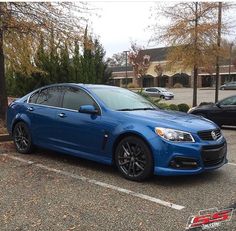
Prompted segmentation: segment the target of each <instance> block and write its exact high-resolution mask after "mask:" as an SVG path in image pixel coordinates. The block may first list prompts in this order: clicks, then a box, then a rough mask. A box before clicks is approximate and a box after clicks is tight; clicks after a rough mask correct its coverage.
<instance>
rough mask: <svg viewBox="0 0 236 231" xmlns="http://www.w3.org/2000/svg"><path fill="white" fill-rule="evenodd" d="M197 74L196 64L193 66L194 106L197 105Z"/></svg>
mask: <svg viewBox="0 0 236 231" xmlns="http://www.w3.org/2000/svg"><path fill="white" fill-rule="evenodd" d="M197 76H198V68H197V66H196V65H195V66H194V68H193V107H196V106H197Z"/></svg>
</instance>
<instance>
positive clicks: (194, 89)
mask: <svg viewBox="0 0 236 231" xmlns="http://www.w3.org/2000/svg"><path fill="white" fill-rule="evenodd" d="M197 39H198V2H195V26H194V67H193V107H196V106H197V77H198V65H197V61H196V60H197Z"/></svg>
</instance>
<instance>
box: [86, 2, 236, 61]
mask: <svg viewBox="0 0 236 231" xmlns="http://www.w3.org/2000/svg"><path fill="white" fill-rule="evenodd" d="M171 3H172V4H173V2H170V1H169V2H167V1H162V2H161V3H160V1H159V3H158V4H161V5H170V4H171ZM89 4H90V5H91V6H92V7H93V8H97V10H96V12H97V14H98V15H100V17H96V16H93V17H90V23H92V25H91V28H92V30H93V33H94V34H95V35H97V36H99V38H100V42H101V44H102V45H103V47H104V49H105V50H106V57H111V56H112V55H113V54H115V53H118V52H123V51H125V50H129V49H130V45H131V41H134V42H136V43H137V44H138V45H142V46H144V47H145V48H152V47H160V46H165V44H153V43H152V44H150V43H148V42H149V39H150V37H151V35H152V31H150V29H148V26H149V25H151V24H153V23H154V19H153V18H152V17H150V16H151V10H152V9H153V8H154V7H155V6H156V4H157V3H156V2H154V1H135V0H130V1H108V0H107V1H96V0H95V1H89ZM235 11H236V9H235V8H234V9H232V10H231V12H229V14H230V15H231V16H232V17H233V18H234V21H236V14H235ZM223 16H224V15H223ZM165 21H166V19H165ZM165 21H162V22H161V24H163V23H165ZM235 38H236V33H235V30H234V33H233V35H231V37H230V40H231V41H233V40H234V42H236V39H235Z"/></svg>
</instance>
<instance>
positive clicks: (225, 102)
mask: <svg viewBox="0 0 236 231" xmlns="http://www.w3.org/2000/svg"><path fill="white" fill-rule="evenodd" d="M220 104H221V105H236V96H235V97H230V98H228V99H225V100H223V101H221V103H220Z"/></svg>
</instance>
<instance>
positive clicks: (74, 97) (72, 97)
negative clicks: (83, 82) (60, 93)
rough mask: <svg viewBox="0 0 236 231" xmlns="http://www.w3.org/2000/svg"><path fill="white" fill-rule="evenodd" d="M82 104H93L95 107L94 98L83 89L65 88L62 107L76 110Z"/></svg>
mask: <svg viewBox="0 0 236 231" xmlns="http://www.w3.org/2000/svg"><path fill="white" fill-rule="evenodd" d="M82 105H93V106H95V107H96V108H97V105H96V103H95V102H94V100H93V99H92V98H91V97H90V96H89V95H88V94H87V93H86V92H84V91H83V90H80V89H78V88H67V89H66V90H65V94H64V98H63V102H62V107H63V108H67V109H72V110H76V111H78V110H79V108H80V106H82Z"/></svg>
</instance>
